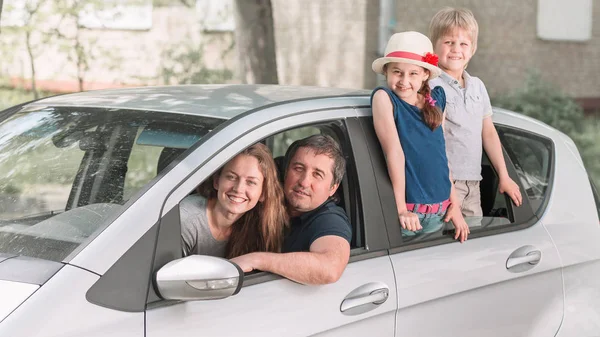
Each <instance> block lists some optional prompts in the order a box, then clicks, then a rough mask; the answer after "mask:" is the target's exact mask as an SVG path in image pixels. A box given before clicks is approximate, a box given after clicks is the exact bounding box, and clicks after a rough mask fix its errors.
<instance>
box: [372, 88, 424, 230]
mask: <svg viewBox="0 0 600 337" xmlns="http://www.w3.org/2000/svg"><path fill="white" fill-rule="evenodd" d="M372 105H373V106H372V108H373V124H374V126H375V133H376V134H377V138H378V139H379V143H380V144H381V148H382V149H383V153H384V155H385V161H386V163H387V169H388V174H389V175H390V180H391V181H392V188H393V190H394V198H395V199H396V208H397V210H398V217H399V219H400V224H401V225H402V227H403V228H405V229H408V230H412V231H414V230H419V229H421V228H422V227H421V224H420V223H419V218H418V217H417V215H416V214H414V213H410V212H408V210H407V208H406V179H405V176H404V163H405V158H404V151H403V150H402V145H401V144H400V137H399V136H398V130H397V129H396V123H395V121H394V107H393V105H392V101H391V100H390V97H389V96H388V94H387V93H386V92H385V91H384V90H379V91H377V92H376V93H375V95H373V103H372Z"/></svg>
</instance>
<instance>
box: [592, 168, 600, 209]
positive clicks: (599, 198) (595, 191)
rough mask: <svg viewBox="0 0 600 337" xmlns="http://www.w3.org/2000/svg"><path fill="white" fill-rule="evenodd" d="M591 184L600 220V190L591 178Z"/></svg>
mask: <svg viewBox="0 0 600 337" xmlns="http://www.w3.org/2000/svg"><path fill="white" fill-rule="evenodd" d="M590 184H591V185H592V193H593V194H594V200H595V201H596V210H597V211H598V218H599V219H600V194H598V188H597V187H596V185H595V184H594V182H593V181H592V179H591V178H590Z"/></svg>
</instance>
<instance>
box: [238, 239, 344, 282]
mask: <svg viewBox="0 0 600 337" xmlns="http://www.w3.org/2000/svg"><path fill="white" fill-rule="evenodd" d="M349 259H350V244H349V243H348V241H347V240H346V239H344V238H342V237H340V236H337V235H326V236H322V237H320V238H318V239H316V240H315V241H314V242H313V243H312V244H311V245H310V251H308V252H296V253H284V254H279V253H264V252H256V253H250V254H246V255H242V256H238V257H236V258H233V259H231V261H232V262H234V263H236V264H237V265H238V266H240V268H242V270H243V271H244V272H250V271H252V270H254V269H257V270H262V271H268V272H271V273H274V274H278V275H281V276H283V277H285V278H288V279H290V280H292V281H296V282H298V283H302V284H313V285H319V284H328V283H334V282H336V281H337V280H339V279H340V277H341V276H342V273H343V272H344V269H346V265H347V264H348V260H349Z"/></svg>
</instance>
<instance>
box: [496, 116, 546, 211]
mask: <svg viewBox="0 0 600 337" xmlns="http://www.w3.org/2000/svg"><path fill="white" fill-rule="evenodd" d="M497 129H498V133H499V135H500V139H501V141H502V145H504V148H505V149H506V152H507V153H508V156H509V157H510V160H511V161H512V162H513V164H514V165H515V169H516V170H517V175H518V176H519V180H520V181H521V184H522V186H523V187H524V189H525V191H524V192H525V193H524V194H526V195H527V197H528V198H529V200H530V202H531V206H532V208H533V210H534V211H535V212H537V211H538V210H539V209H540V207H541V206H542V203H543V202H544V200H545V198H546V196H547V194H548V191H549V189H548V187H549V183H550V173H551V172H552V170H551V169H552V164H553V158H552V155H553V153H552V151H553V149H552V141H550V140H549V139H547V138H544V137H542V136H538V135H535V134H532V133H529V132H525V131H521V130H516V129H512V128H507V127H498V128H497Z"/></svg>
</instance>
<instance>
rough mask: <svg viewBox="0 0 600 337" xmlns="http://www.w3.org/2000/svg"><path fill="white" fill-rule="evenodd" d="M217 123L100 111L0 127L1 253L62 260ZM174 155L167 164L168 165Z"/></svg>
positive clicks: (26, 115)
mask: <svg viewBox="0 0 600 337" xmlns="http://www.w3.org/2000/svg"><path fill="white" fill-rule="evenodd" d="M222 121H223V120H220V119H213V118H207V117H200V116H189V115H175V114H168V113H156V112H149V111H125V110H115V109H111V110H106V109H99V108H85V109H83V108H51V107H48V108H42V109H39V110H23V111H21V112H18V113H16V114H14V115H12V116H10V117H9V118H7V119H5V120H4V121H2V122H0V253H6V254H17V255H26V256H31V257H37V258H43V259H49V260H56V261H61V260H62V259H64V258H65V257H66V256H67V255H69V254H70V253H71V252H72V251H73V250H74V249H75V248H77V247H78V246H79V244H81V243H82V242H84V240H86V239H87V238H88V237H90V236H92V234H93V233H94V232H96V230H97V229H98V228H99V227H100V226H101V225H102V224H103V221H104V220H105V219H106V218H108V217H110V216H111V215H113V214H115V213H117V212H120V211H121V208H122V205H123V204H124V203H125V202H127V201H128V200H129V199H130V198H131V197H132V196H133V195H134V194H135V193H136V192H137V191H139V190H140V189H141V188H143V187H144V186H145V185H146V184H147V183H148V182H149V181H150V180H152V179H153V178H154V177H155V175H156V174H157V172H158V166H159V164H160V159H161V158H162V157H163V153H165V150H168V153H169V154H171V153H175V154H180V153H181V152H183V151H184V150H185V149H186V148H188V147H190V146H191V145H193V144H194V143H195V142H197V141H198V140H199V139H200V138H201V137H202V136H204V135H205V134H206V133H208V132H210V130H212V129H213V128H214V127H215V126H216V125H218V124H220V123H221V122H222ZM175 157H176V156H173V155H171V156H169V157H166V158H167V159H168V160H173V159H174V158H175Z"/></svg>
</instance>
